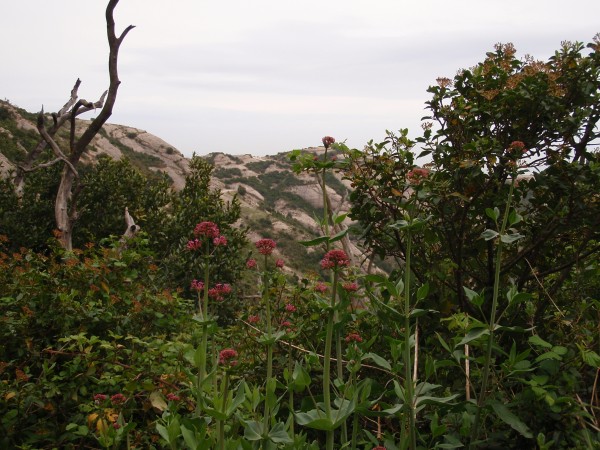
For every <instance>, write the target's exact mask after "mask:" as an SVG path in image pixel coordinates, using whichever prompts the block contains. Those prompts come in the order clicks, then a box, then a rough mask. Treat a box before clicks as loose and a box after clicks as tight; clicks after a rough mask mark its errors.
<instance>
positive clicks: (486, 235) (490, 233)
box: [481, 229, 499, 241]
mask: <svg viewBox="0 0 600 450" xmlns="http://www.w3.org/2000/svg"><path fill="white" fill-rule="evenodd" d="M498 234H499V233H498V232H497V231H494V230H490V229H487V230H485V231H484V232H483V233H481V237H482V238H483V239H485V240H486V241H489V240H491V239H495V238H496V236H498Z"/></svg>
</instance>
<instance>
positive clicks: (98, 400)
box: [94, 394, 108, 405]
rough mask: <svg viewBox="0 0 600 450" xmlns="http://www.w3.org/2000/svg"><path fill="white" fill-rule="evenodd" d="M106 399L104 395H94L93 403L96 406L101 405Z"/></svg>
mask: <svg viewBox="0 0 600 450" xmlns="http://www.w3.org/2000/svg"><path fill="white" fill-rule="evenodd" d="M107 398H108V396H106V395H104V394H94V402H95V403H96V405H98V404H100V403H102V402H103V401H104V400H106V399H107Z"/></svg>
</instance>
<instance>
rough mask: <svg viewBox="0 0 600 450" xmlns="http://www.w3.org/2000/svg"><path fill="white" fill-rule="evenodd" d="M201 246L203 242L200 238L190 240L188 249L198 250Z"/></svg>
mask: <svg viewBox="0 0 600 450" xmlns="http://www.w3.org/2000/svg"><path fill="white" fill-rule="evenodd" d="M200 248H202V242H200V241H199V240H198V239H194V240H193V241H188V243H187V249H188V250H190V251H194V250H198V249H200Z"/></svg>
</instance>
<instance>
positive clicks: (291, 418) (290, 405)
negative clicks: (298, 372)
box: [288, 345, 296, 436]
mask: <svg viewBox="0 0 600 450" xmlns="http://www.w3.org/2000/svg"><path fill="white" fill-rule="evenodd" d="M293 370H294V368H293V367H292V346H291V345H290V346H288V374H289V376H290V377H292V374H293ZM288 409H289V411H290V416H289V419H288V421H289V424H290V436H295V435H296V432H295V430H294V425H295V420H294V390H293V389H290V391H289V396H288Z"/></svg>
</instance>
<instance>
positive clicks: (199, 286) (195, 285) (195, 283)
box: [191, 280, 204, 292]
mask: <svg viewBox="0 0 600 450" xmlns="http://www.w3.org/2000/svg"><path fill="white" fill-rule="evenodd" d="M191 288H192V290H193V291H198V292H200V291H203V290H204V282H202V281H199V280H192V285H191Z"/></svg>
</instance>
